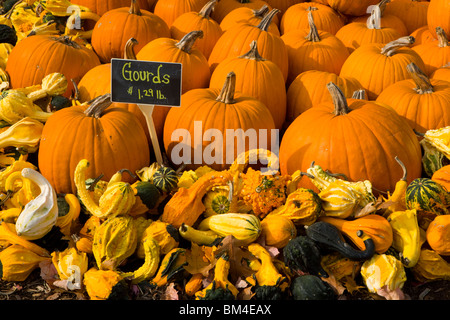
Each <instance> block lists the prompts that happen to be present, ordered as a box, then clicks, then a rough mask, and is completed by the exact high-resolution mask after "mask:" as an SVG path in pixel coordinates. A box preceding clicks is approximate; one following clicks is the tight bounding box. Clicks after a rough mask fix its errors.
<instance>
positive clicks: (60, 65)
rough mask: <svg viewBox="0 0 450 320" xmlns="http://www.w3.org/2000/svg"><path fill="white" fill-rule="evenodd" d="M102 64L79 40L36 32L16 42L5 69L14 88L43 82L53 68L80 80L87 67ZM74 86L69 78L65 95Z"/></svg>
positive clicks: (76, 80)
mask: <svg viewBox="0 0 450 320" xmlns="http://www.w3.org/2000/svg"><path fill="white" fill-rule="evenodd" d="M67 61H70V63H67ZM99 64H100V61H99V59H98V57H97V55H96V54H95V52H94V51H92V50H91V49H88V48H86V47H84V46H82V45H79V44H77V43H76V42H74V41H72V40H71V39H70V37H68V36H62V37H56V36H51V35H34V36H32V37H26V38H24V39H23V40H21V41H19V42H18V43H17V44H16V45H15V46H14V48H13V49H12V50H11V53H10V54H9V57H8V63H7V64H6V72H7V73H8V74H9V76H10V81H11V82H10V84H11V87H12V88H24V87H27V86H32V85H36V84H40V83H41V82H42V79H43V78H44V77H45V76H46V75H48V74H50V73H53V72H59V73H62V74H64V76H65V77H66V78H67V79H73V80H74V81H75V82H78V81H80V79H81V77H82V76H83V75H84V74H85V73H86V72H87V71H89V70H90V69H92V68H93V67H95V66H97V65H99ZM73 89H74V87H73V84H72V83H71V81H68V86H67V90H66V91H65V93H64V95H65V96H66V97H69V96H70V95H71V93H72V90H73Z"/></svg>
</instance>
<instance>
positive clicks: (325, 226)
mask: <svg viewBox="0 0 450 320" xmlns="http://www.w3.org/2000/svg"><path fill="white" fill-rule="evenodd" d="M306 235H307V236H308V237H310V238H311V239H312V240H313V241H315V242H316V243H317V244H318V245H319V246H322V247H325V248H327V249H331V250H334V251H337V252H339V253H341V254H342V255H343V256H345V257H347V258H349V259H352V260H367V259H369V258H371V257H372V256H373V255H374V253H375V244H374V242H373V240H372V239H371V238H370V237H369V236H367V235H366V234H364V232H360V233H358V235H359V236H361V237H362V239H363V242H364V245H365V249H364V250H358V249H355V248H353V247H352V246H351V245H349V244H348V243H347V242H345V240H344V238H343V236H342V234H341V232H340V231H339V229H338V228H336V227H335V226H334V225H332V224H331V223H328V222H325V221H317V222H315V223H313V224H312V225H310V226H308V227H307V228H306Z"/></svg>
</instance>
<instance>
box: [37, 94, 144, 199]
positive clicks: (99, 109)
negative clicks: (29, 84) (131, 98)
mask: <svg viewBox="0 0 450 320" xmlns="http://www.w3.org/2000/svg"><path fill="white" fill-rule="evenodd" d="M110 104H111V101H110V95H104V96H100V97H99V98H98V99H96V100H95V101H94V102H93V103H91V104H90V105H88V104H82V105H76V106H72V107H68V108H64V109H61V110H59V111H56V112H55V113H54V114H52V115H51V116H50V118H49V119H48V120H47V122H46V123H45V126H44V129H43V131H42V135H41V141H40V146H39V154H38V161H39V169H40V172H41V173H42V175H43V176H44V177H45V178H46V179H47V180H48V181H49V182H50V184H51V185H52V186H53V187H54V189H55V191H56V192H57V193H76V192H77V189H76V187H75V182H74V177H75V176H74V174H75V168H76V166H77V164H78V162H79V161H80V160H81V159H88V161H89V162H90V166H89V169H88V170H87V176H89V177H98V176H99V175H100V174H103V175H104V179H105V180H109V179H110V178H111V177H112V176H113V175H114V174H115V173H116V172H117V171H119V170H121V169H124V168H126V169H129V170H131V171H132V172H134V171H136V170H139V169H141V168H143V167H145V166H147V165H148V164H149V163H150V153H149V148H148V141H147V137H146V136H145V132H144V129H143V128H142V126H141V124H140V122H139V120H138V119H137V118H136V116H135V115H134V114H132V113H131V112H129V111H127V110H125V109H123V108H108V106H110ZM123 181H125V182H132V181H133V178H131V177H130V176H129V175H124V177H123Z"/></svg>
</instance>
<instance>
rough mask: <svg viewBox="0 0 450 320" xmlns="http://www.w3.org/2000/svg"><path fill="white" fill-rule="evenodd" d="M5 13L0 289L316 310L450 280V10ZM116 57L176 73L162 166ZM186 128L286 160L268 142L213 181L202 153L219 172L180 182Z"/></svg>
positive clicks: (324, 7)
mask: <svg viewBox="0 0 450 320" xmlns="http://www.w3.org/2000/svg"><path fill="white" fill-rule="evenodd" d="M0 7H1V10H2V15H1V16H0V93H1V97H0V124H1V131H0V148H1V151H2V152H1V153H0V166H1V167H2V170H1V171H0V201H1V211H0V246H1V251H0V263H1V279H2V280H3V281H8V282H20V281H25V280H26V279H27V278H28V277H29V276H30V274H31V273H33V272H36V269H39V270H40V276H41V277H42V278H43V279H44V280H45V281H46V282H47V283H48V284H49V285H50V286H51V287H55V288H56V287H58V288H62V289H63V290H67V291H72V292H77V293H80V295H84V296H85V297H86V298H90V299H125V298H130V297H131V298H133V296H132V292H136V290H133V288H135V286H140V287H142V288H143V287H147V288H148V287H150V288H152V290H153V289H155V290H157V289H159V290H165V292H166V294H167V296H168V297H172V298H178V296H180V297H185V298H189V299H246V300H248V299H298V300H303V299H336V298H337V297H338V296H339V295H340V294H342V293H343V292H344V291H348V292H349V293H353V292H355V291H358V290H361V289H362V288H363V289H365V290H368V291H369V292H371V293H374V294H378V295H379V296H383V297H385V298H386V299H403V298H404V295H403V293H402V288H403V285H404V283H405V282H406V281H407V280H409V279H414V280H416V281H421V282H425V281H433V280H439V279H445V280H448V279H450V264H449V262H448V256H450V212H449V210H450V194H449V192H448V190H450V165H449V164H450V162H449V159H450V64H449V63H450V46H449V45H448V38H447V34H450V21H449V20H450V6H449V4H448V1H443V0H431V1H413V0H391V1H388V0H382V1H381V2H379V1H378V0H365V1H352V0H345V1H343V0H340V1H338V0H320V1H319V0H317V2H310V1H301V0H266V1H262V0H245V1H244V0H220V1H219V0H210V1H208V0H196V1H183V0H157V1H154V0H97V1H92V0H91V1H87V0H72V1H68V0H40V1H33V0H3V1H0ZM111 58H126V59H139V60H149V61H165V62H179V63H182V64H183V78H182V93H183V95H182V104H181V107H179V108H168V107H162V106H156V107H155V109H154V111H153V115H152V116H153V121H154V123H155V127H156V131H157V135H158V138H159V139H160V141H161V145H162V146H163V149H164V150H163V151H165V153H164V155H165V156H166V158H165V161H164V163H158V162H155V161H154V160H152V159H153V155H152V150H153V149H152V146H151V139H150V135H149V133H148V130H147V122H146V119H145V117H144V115H143V114H142V112H141V111H140V109H139V108H138V107H137V105H134V104H118V103H111V101H110V80H111V79H110V78H111V72H110V68H111V67H110V63H109V61H110V59H111ZM218 119H223V121H217V120H218ZM194 121H201V122H202V124H203V128H202V132H201V135H202V137H204V136H205V135H206V134H205V132H207V130H209V129H218V130H219V131H220V132H226V130H228V129H235V130H236V129H242V130H243V131H244V132H246V131H247V130H255V131H256V132H258V133H259V132H263V131H264V130H266V132H267V130H272V129H278V130H280V132H281V133H282V134H281V144H280V148H279V157H278V156H277V155H276V154H275V153H272V152H271V151H270V150H273V149H276V145H271V144H270V143H268V145H266V146H265V147H266V148H251V147H250V146H246V149H245V150H246V151H244V152H243V153H240V154H237V148H236V149H235V155H234V156H235V157H234V158H233V159H234V162H233V163H232V164H228V165H219V164H217V163H227V161H228V160H229V158H228V157H229V155H226V154H225V152H223V154H222V152H220V151H219V152H218V150H216V149H214V151H215V153H214V156H213V152H211V145H209V144H208V142H210V141H211V137H210V138H209V139H210V140H208V141H206V142H203V145H202V148H201V149H202V151H203V153H205V152H207V151H208V150H209V152H211V154H210V155H211V157H212V158H214V159H216V160H218V161H217V163H213V164H211V163H201V164H199V163H196V162H195V160H196V159H195V151H194V152H192V154H189V155H186V154H183V159H184V160H185V161H184V163H181V164H180V163H175V162H176V161H175V159H172V158H171V155H172V154H173V152H174V150H178V149H177V147H178V148H179V146H180V145H181V144H182V143H184V142H189V141H184V140H181V141H177V140H175V141H174V140H173V137H172V133H173V132H174V130H175V129H179V128H184V129H186V130H188V131H189V132H190V133H191V137H192V138H193V137H194V136H195V133H194V132H193V131H192V124H193V123H194ZM206 125H208V126H206ZM225 138H226V137H225ZM260 138H261V137H260ZM266 138H267V137H266ZM232 139H234V142H238V141H237V138H236V137H232ZM223 142H224V145H229V144H230V143H231V142H232V141H228V142H227V141H223ZM191 145H193V144H191ZM224 151H225V150H224ZM193 163H196V165H194V164H193ZM264 163H265V164H267V168H264V165H263V164H264ZM273 168H275V170H272V169H273ZM278 168H279V170H278Z"/></svg>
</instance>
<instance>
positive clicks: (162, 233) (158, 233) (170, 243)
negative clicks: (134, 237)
mask: <svg viewBox="0 0 450 320" xmlns="http://www.w3.org/2000/svg"><path fill="white" fill-rule="evenodd" d="M146 238H152V239H154V240H155V241H156V242H157V243H158V246H159V251H160V253H161V254H167V253H168V252H170V251H171V250H173V249H174V248H176V247H178V244H179V241H180V235H179V234H178V231H177V229H176V228H175V227H174V226H172V225H171V224H169V223H167V222H163V221H159V220H156V221H152V220H150V224H149V225H148V226H147V227H146V228H145V230H144V231H143V232H142V235H141V238H140V241H139V243H138V245H137V249H136V255H137V256H138V257H139V258H142V259H143V258H144V257H145V247H144V241H145V239H146Z"/></svg>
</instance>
